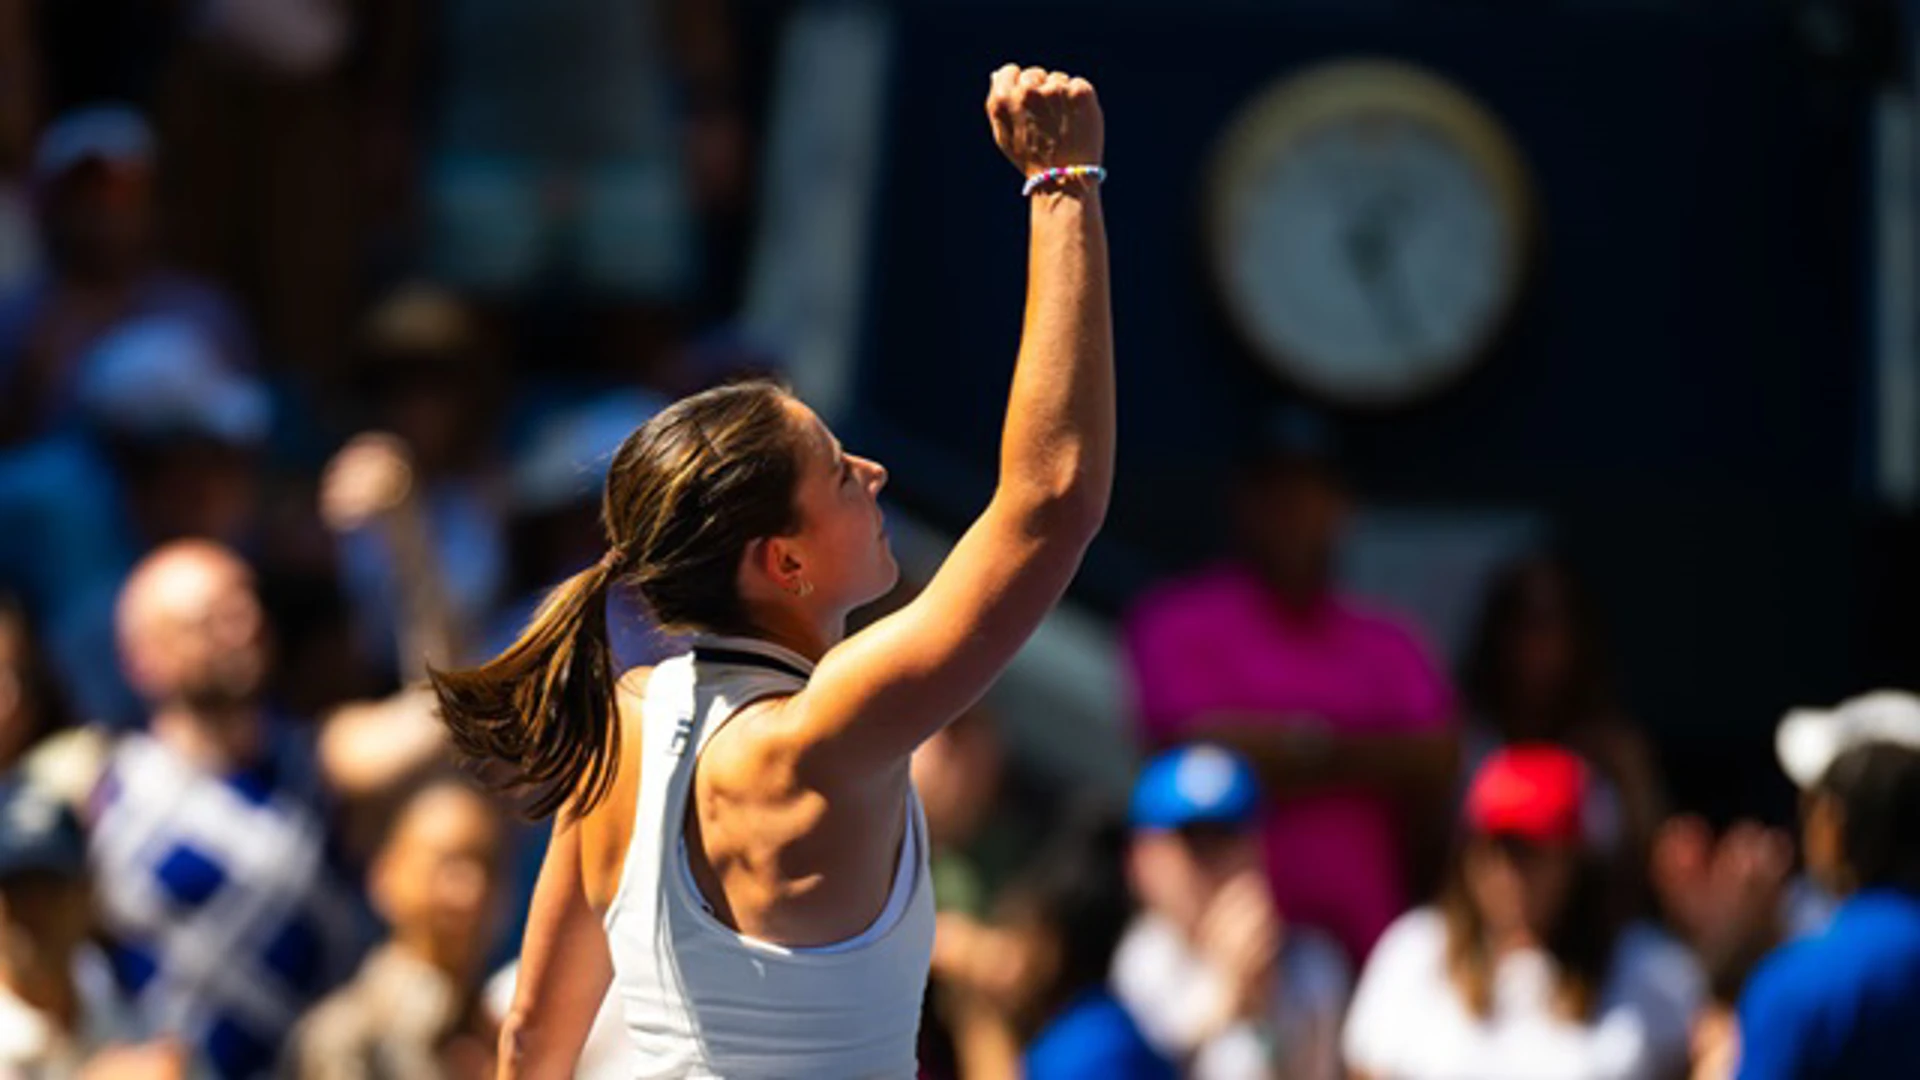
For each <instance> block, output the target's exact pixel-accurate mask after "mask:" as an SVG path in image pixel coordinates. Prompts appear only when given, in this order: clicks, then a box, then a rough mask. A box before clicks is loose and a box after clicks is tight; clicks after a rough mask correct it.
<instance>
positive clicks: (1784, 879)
mask: <svg viewBox="0 0 1920 1080" xmlns="http://www.w3.org/2000/svg"><path fill="white" fill-rule="evenodd" d="M1879 743H1885V744H1890V745H1894V746H1905V747H1909V748H1911V749H1916V750H1920V697H1916V696H1915V695H1913V694H1909V693H1906V692H1904V691H1899V690H1878V691H1875V692H1873V693H1868V694H1862V695H1860V696H1858V697H1854V698H1850V699H1848V700H1846V701H1843V702H1841V703H1840V704H1839V705H1836V706H1834V707H1833V708H1831V709H1817V708H1799V709H1793V710H1791V711H1789V712H1788V713H1787V715H1786V716H1785V717H1784V718H1783V719H1782V720H1781V721H1780V724H1779V726H1778V727H1777V728H1776V729H1775V733H1774V750H1775V753H1776V754H1777V756H1778V758H1779V761H1780V769H1781V771H1782V772H1784V773H1786V775H1787V777H1788V778H1789V779H1791V780H1792V781H1793V782H1794V784H1795V786H1797V787H1798V788H1799V789H1800V792H1801V797H1802V798H1803V799H1811V798H1812V797H1813V796H1814V795H1815V793H1816V792H1817V791H1818V789H1819V786H1820V783H1821V780H1822V778H1823V777H1824V776H1825V774H1826V771H1827V768H1828V766H1830V765H1831V764H1832V763H1833V761H1834V760H1835V759H1836V758H1837V757H1839V756H1840V754H1842V753H1843V752H1845V751H1847V750H1849V749H1852V748H1854V747H1857V746H1866V745H1870V744H1879ZM1793 862H1794V857H1793V841H1792V840H1791V839H1790V838H1789V837H1788V836H1787V835H1786V834H1785V833H1783V832H1781V831H1780V830H1777V829H1773V828H1769V827H1766V826H1763V825H1761V824H1759V823H1757V822H1753V821H1738V822H1735V823H1734V824H1733V825H1732V826H1731V827H1729V828H1727V829H1726V830H1725V831H1724V832H1722V833H1721V834H1719V835H1717V836H1716V835H1715V834H1714V831H1713V830H1712V829H1711V828H1709V827H1708V825H1707V823H1706V822H1705V821H1703V820H1701V819H1700V818H1698V817H1695V816H1693V815H1683V816H1679V817H1676V818H1675V819H1673V820H1671V821H1669V822H1667V823H1666V824H1665V825H1663V826H1662V827H1661V829H1660V832H1659V835H1658V840H1657V843H1656V845H1655V848H1654V861H1653V872H1654V881H1655V883H1656V884H1657V885H1658V886H1659V890H1660V896H1661V901H1662V904H1663V906H1664V907H1665V908H1666V911H1667V913H1668V917H1669V919H1670V920H1671V921H1672V922H1673V923H1674V925H1675V926H1676V927H1678V928H1679V929H1680V931H1681V932H1682V933H1683V934H1685V935H1686V937H1687V939H1688V941H1689V943H1690V944H1692V946H1693V948H1694V951H1695V952H1696V953H1698V954H1699V956H1700V958H1701V961H1702V963H1703V964H1704V965H1705V967H1706V969H1707V973H1708V976H1709V979H1710V980H1711V985H1712V989H1713V996H1714V1006H1713V1008H1714V1015H1712V1016H1709V1017H1707V1018H1705V1023H1703V1025H1702V1032H1701V1041H1702V1042H1703V1043H1704V1044H1707V1049H1708V1051H1709V1053H1710V1055H1711V1056H1713V1057H1715V1058H1717V1059H1721V1060H1724V1061H1727V1062H1729V1063H1730V1062H1731V1061H1732V1060H1733V1058H1734V1057H1735V1056H1736V1049H1735V1047H1734V1046H1733V1043H1732V1041H1731V1040H1732V1038H1733V1036H1734V1034H1735V1024H1734V1022H1733V1012H1734V1007H1735V1005H1736V1003H1737V1002H1738V999H1739V997H1740V994H1741V992H1742V990H1743V989H1744V987H1745V986H1746V982H1747V979H1748V978H1749V977H1750V976H1751V975H1752V973H1753V970H1754V968H1755V966H1756V965H1758V963H1759V962H1760V960H1761V958H1762V957H1764V956H1766V955H1767V954H1768V953H1770V952H1772V951H1773V950H1774V949H1776V948H1778V947H1779V946H1780V944H1781V943H1782V942H1784V941H1794V940H1799V939H1802V938H1807V937H1812V936H1815V935H1817V934H1819V933H1821V932H1822V931H1824V930H1825V929H1826V928H1827V925H1828V923H1829V921H1830V920H1831V919H1832V917H1833V912H1834V909H1835V908H1836V907H1837V906H1838V904H1839V898H1838V897H1837V896H1835V895H1834V893H1833V891H1832V890H1831V889H1830V888H1829V886H1828V884H1827V883H1825V882H1823V881H1822V880H1821V876H1820V875H1819V874H1817V873H1815V872H1814V868H1813V866H1812V865H1811V863H1809V864H1808V866H1807V867H1806V869H1805V871H1804V872H1802V873H1800V874H1798V875H1797V876H1796V875H1795V874H1794V872H1793ZM1730 1069H1731V1065H1730V1064H1728V1065H1727V1066H1725V1067H1723V1068H1722V1069H1720V1070H1719V1071H1718V1072H1712V1073H1708V1074H1707V1075H1724V1074H1725V1073H1726V1072H1727V1071H1729V1070H1730Z"/></svg>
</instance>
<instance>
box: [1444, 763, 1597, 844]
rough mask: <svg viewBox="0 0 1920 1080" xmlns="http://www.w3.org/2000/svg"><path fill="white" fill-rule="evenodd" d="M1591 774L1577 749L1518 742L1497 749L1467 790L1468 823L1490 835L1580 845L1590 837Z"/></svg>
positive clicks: (1472, 828) (1474, 775)
mask: <svg viewBox="0 0 1920 1080" xmlns="http://www.w3.org/2000/svg"><path fill="white" fill-rule="evenodd" d="M1589 785H1590V778H1589V775H1588V770H1587V766H1586V763H1585V762H1583V761H1581V760H1580V758H1579V757H1578V756H1577V755H1575V754H1574V753H1573V752H1572V751H1569V750H1565V749H1563V748H1561V747H1558V746H1553V745H1551V744H1548V743H1517V744H1515V745H1513V746H1508V747H1505V748H1503V749H1501V750H1497V751H1495V752H1494V753H1493V754H1492V755H1490V756H1489V757H1488V758H1487V760H1486V761H1485V762H1484V763H1483V764H1482V765H1481V766H1480V769H1479V771H1477V772H1475V773H1474V774H1473V783H1472V785H1471V786H1470V787H1469V788H1468V789H1467V808H1466V809H1467V827H1468V828H1469V829H1471V830H1473V831H1474V832H1476V833H1479V834H1481V835H1485V836H1513V837H1518V838H1520V839H1522V840H1531V841H1533V842H1534V843H1537V844H1549V845H1554V846H1575V845H1578V844H1580V843H1581V842H1582V841H1583V840H1584V838H1585V837H1586V833H1587V829H1586V825H1587V822H1586V804H1587V795H1588V787H1589Z"/></svg>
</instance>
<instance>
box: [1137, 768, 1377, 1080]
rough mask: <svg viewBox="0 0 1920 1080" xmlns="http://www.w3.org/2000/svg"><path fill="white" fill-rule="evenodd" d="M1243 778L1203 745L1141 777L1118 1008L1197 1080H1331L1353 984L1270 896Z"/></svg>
mask: <svg viewBox="0 0 1920 1080" xmlns="http://www.w3.org/2000/svg"><path fill="white" fill-rule="evenodd" d="M1260 806H1261V790H1260V784H1259V780H1258V779H1257V777H1256V775H1255V773H1254V769H1253V766H1252V765H1251V764H1249V763H1248V762H1247V761H1246V760H1245V759H1244V758H1242V757H1240V756H1239V755H1238V754H1235V753H1233V752H1232V751H1230V750H1227V749H1225V748H1223V747H1220V746H1215V745H1211V744H1192V745H1187V746H1181V747H1177V748H1175V749H1172V750H1169V751H1167V752H1165V753H1163V754H1161V755H1159V756H1158V757H1156V758H1154V759H1152V760H1151V761H1149V762H1148V763H1147V766H1146V767H1145V769H1143V770H1142V771H1141V773H1140V777H1139V779H1138V781H1136V783H1135V784H1134V789H1133V798H1132V803H1131V807H1130V812H1129V819H1130V822H1131V825H1132V836H1131V838H1130V841H1129V844H1128V871H1129V877H1130V880H1131V883H1132V887H1133V893H1134V896H1135V897H1136V898H1137V899H1138V900H1139V902H1140V906H1141V909H1142V910H1141V912H1140V914H1139V915H1138V916H1137V917H1136V918H1135V919H1134V920H1133V922H1132V924H1131V925H1130V926H1129V927H1128V929H1127V933H1126V936H1125V937H1124V938H1122V939H1121V942H1120V945H1119V948H1118V950H1117V951H1116V953H1115V956H1114V962H1113V975H1112V983H1113V990H1114V993H1115V995H1116V996H1117V997H1118V999H1119V1001H1120V1002H1121V1003H1122V1004H1123V1005H1125V1006H1126V1008H1127V1010H1128V1012H1129V1013H1130V1014H1131V1016H1132V1017H1133V1019H1134V1020H1135V1021H1136V1022H1137V1023H1138V1025H1139V1027H1140V1030H1141V1032H1142V1033H1143V1034H1144V1035H1145V1036H1146V1038H1147V1040H1148V1041H1149V1042H1150V1043H1151V1044H1152V1045H1153V1046H1154V1048H1155V1049H1156V1050H1157V1051H1158V1052H1160V1053H1161V1054H1163V1055H1165V1056H1167V1057H1168V1058H1170V1059H1172V1060H1174V1061H1177V1062H1180V1063H1181V1064H1182V1065H1183V1066H1184V1068H1185V1074H1186V1075H1188V1076H1192V1077H1196V1078H1200V1080H1241V1078H1250V1080H1265V1078H1285V1080H1299V1078H1315V1080H1317V1078H1321V1077H1337V1076H1339V1075H1340V1064H1339V1042H1338V1037H1339V1030H1340V1022H1341V1015H1342V1012H1343V1011H1344V1009H1345V1006H1346V1000H1347V996H1348V993H1349V991H1350V989H1351V986H1352V972H1351V970H1350V969H1349V967H1348V965H1347V962H1346V959H1345V956H1344V955H1343V954H1342V952H1341V950H1340V947H1339V946H1338V945H1337V944H1336V943H1335V942H1334V941H1333V939H1332V938H1330V937H1328V936H1327V935H1325V934H1323V933H1321V932H1319V931H1315V930H1311V929H1308V928H1305V927H1297V926H1291V925H1288V924H1287V923H1286V922H1285V921H1284V919H1283V918H1282V917H1281V914H1280V912H1279V910H1278V907H1277V905H1276V904H1275V902H1274V899H1273V894H1272V892H1271V890H1269V888H1268V887H1267V875H1266V867H1265V860H1264V858H1263V855H1262V850H1261V842H1260V832H1259V815H1260Z"/></svg>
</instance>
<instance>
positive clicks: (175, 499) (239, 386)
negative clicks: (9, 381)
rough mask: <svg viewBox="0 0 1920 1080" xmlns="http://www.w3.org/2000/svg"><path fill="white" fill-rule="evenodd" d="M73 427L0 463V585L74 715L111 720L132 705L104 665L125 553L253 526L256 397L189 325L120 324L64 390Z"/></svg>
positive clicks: (261, 403)
mask: <svg viewBox="0 0 1920 1080" xmlns="http://www.w3.org/2000/svg"><path fill="white" fill-rule="evenodd" d="M74 394H75V399H76V403H77V406H78V408H79V411H80V415H81V420H82V421H83V426H82V427H81V428H80V429H79V430H72V431H66V432H62V433H59V434H57V435H52V436H49V437H47V438H44V439H41V440H38V441H36V442H35V443H33V444H32V445H30V446H27V447H25V448H22V449H21V450H19V451H17V452H15V453H12V454H8V455H5V456H0V519H4V520H6V521H8V522H10V523H17V524H16V525H14V526H12V527H10V528H8V529H7V530H5V531H0V578H6V579H8V580H13V581H17V582H19V583H21V584H22V586H23V587H25V588H26V589H28V590H29V591H27V592H26V593H25V594H24V596H25V599H26V600H27V603H28V606H29V608H30V609H31V610H32V611H33V612H34V613H35V615H36V616H37V617H38V619H39V622H40V625H41V626H42V628H43V630H44V633H45V635H46V645H47V648H48V652H49V654H50V655H51V656H52V658H53V660H54V662H55V666H56V669H57V670H58V671H59V673H60V675H61V677H62V679H63V680H64V681H65V683H66V685H67V687H68V689H69V691H70V693H71V694H72V695H73V700H74V703H75V705H76V707H77V708H79V709H80V711H81V712H82V714H83V715H85V716H87V717H89V718H92V719H97V720H101V721H106V722H112V723H124V722H129V721H131V720H132V719H133V718H134V716H135V715H137V704H136V703H135V702H134V700H133V698H132V695H131V693H130V691H129V690H128V689H127V687H126V686H125V684H124V682H123V681H122V679H121V677H120V672H119V671H117V670H116V669H115V668H114V666H113V665H112V664H106V663H102V662H101V658H102V657H105V656H111V655H112V652H113V644H112V643H113V636H112V627H113V606H114V602H115V597H116V595H117V594H118V591H119V588H120V584H121V582H122V580H123V579H124V578H125V576H126V573H127V570H128V569H129V568H130V567H131V566H132V565H133V561H134V559H135V558H137V557H138V555H139V553H140V552H141V551H143V550H145V549H146V548H147V547H148V546H150V545H152V544H155V543H160V542H163V541H166V540H170V539H174V538H178V537H186V536H202V537H209V538H214V539H219V540H223V541H226V542H230V543H238V542H242V541H244V540H245V539H246V538H247V536H248V534H249V533H250V532H251V531H252V530H253V528H254V525H255V518H256V513H257V508H258V481H259V474H258V462H259V449H260V446H261V444H262V442H263V441H264V440H265V438H266V434H267V423H268V419H269V404H268V400H267V395H266V391H265V389H264V388H263V387H262V386H261V385H260V384H259V383H258V382H256V381H255V380H254V379H252V378H251V377H249V376H247V375H245V374H243V373H242V372H240V371H239V370H237V369H236V368H235V366H234V365H233V363H232V360H231V357H230V356H228V355H227V354H224V353H222V352H220V351H219V349H218V348H217V347H216V344H215V342H214V341H213V340H212V339H210V338H208V337H207V336H206V335H205V334H204V333H203V332H202V330H201V329H200V327H199V325H198V324H196V323H194V322H192V321H189V320H183V319H180V318H177V317H174V316H154V317H151V318H142V319H138V320H134V321H131V322H128V323H126V324H124V325H122V326H120V327H118V328H116V329H115V330H114V331H113V332H112V333H110V334H108V335H107V336H106V337H104V338H103V339H102V340H100V341H99V342H98V343H97V344H96V345H94V346H93V347H91V349H90V351H89V353H88V355H87V356H86V358H85V360H84V362H83V364H82V366H81V371H80V372H79V378H78V380H77V385H76V387H75V388H74Z"/></svg>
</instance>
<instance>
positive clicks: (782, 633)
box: [740, 399, 900, 659]
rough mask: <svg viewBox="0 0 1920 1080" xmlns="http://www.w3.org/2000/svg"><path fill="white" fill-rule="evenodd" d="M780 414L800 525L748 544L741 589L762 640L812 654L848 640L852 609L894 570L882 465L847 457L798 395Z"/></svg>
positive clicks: (890, 583)
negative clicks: (791, 451)
mask: <svg viewBox="0 0 1920 1080" xmlns="http://www.w3.org/2000/svg"><path fill="white" fill-rule="evenodd" d="M787 410H788V412H789V413H790V414H791V415H792V417H793V423H794V428H795V431H796V433H797V435H798V438H799V440H800V445H801V448H802V449H801V462H800V480H799V483H797V484H796V485H795V488H794V495H793V499H794V506H795V509H796V510H797V511H798V514H799V518H800V528H799V531H798V532H796V533H794V534H793V535H792V536H774V537H768V538H766V539H763V540H760V541H757V542H756V543H754V544H752V545H750V546H749V547H748V549H747V553H746V558H745V559H744V560H743V565H742V567H741V573H740V593H741V596H742V597H744V598H745V600H746V602H747V609H748V611H749V612H750V613H751V614H752V615H753V618H754V623H755V625H756V626H758V627H760V628H761V629H762V630H763V631H764V632H765V633H766V634H767V636H768V637H769V638H771V639H772V640H774V641H777V642H779V643H780V644H783V645H786V646H787V647H788V648H791V649H793V650H794V651H795V652H798V653H800V654H801V655H802V656H807V657H811V658H816V659H817V658H818V657H820V656H821V655H822V654H824V653H825V652H826V651H827V650H828V649H830V648H832V647H833V646H834V645H836V644H838V643H839V641H840V639H841V638H843V637H844V636H846V624H847V616H848V615H849V614H851V613H852V612H853V611H854V609H856V608H859V607H863V606H865V605H867V604H870V603H872V602H874V601H875V600H878V599H880V598H881V597H882V596H885V595H886V594H887V593H888V592H890V591H891V590H892V589H893V587H894V585H895V584H896V583H897V582H898V581H899V580H900V567H899V565H898V564H897V563H896V562H895V561H894V557H893V548H892V546H891V545H890V543H889V542H888V539H887V533H886V520H885V515H884V514H883V513H882V512H881V510H880V492H881V491H882V490H883V489H884V488H885V487H886V486H887V470H886V468H885V467H883V466H882V465H881V464H880V463H879V462H877V461H872V460H869V459H867V458H863V457H860V456H859V455H857V454H851V453H848V452H847V450H846V448H845V447H844V446H842V445H841V444H840V440H839V439H837V438H835V437H834V434H833V432H831V431H829V430H828V429H827V425H826V424H825V423H824V422H822V421H821V419H820V417H819V416H818V415H817V414H815V413H814V411H813V410H812V409H810V408H808V407H807V406H806V405H805V404H803V403H802V402H800V401H799V400H798V399H789V400H788V402H787Z"/></svg>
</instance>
